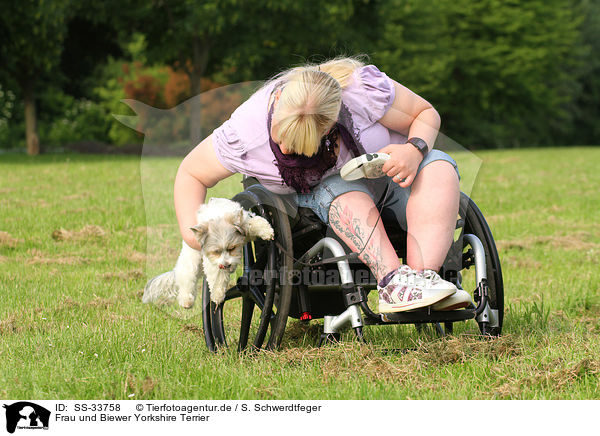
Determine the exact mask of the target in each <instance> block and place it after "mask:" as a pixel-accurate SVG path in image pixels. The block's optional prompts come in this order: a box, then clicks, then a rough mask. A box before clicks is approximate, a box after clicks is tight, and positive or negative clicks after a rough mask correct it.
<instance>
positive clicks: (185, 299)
mask: <svg viewBox="0 0 600 436" xmlns="http://www.w3.org/2000/svg"><path fill="white" fill-rule="evenodd" d="M195 301H196V296H195V295H194V294H191V293H187V292H180V293H179V295H178V296H177V302H178V303H179V305H180V306H181V307H183V308H185V309H191V308H192V307H194V303H195Z"/></svg>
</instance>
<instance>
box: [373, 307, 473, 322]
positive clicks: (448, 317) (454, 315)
mask: <svg viewBox="0 0 600 436" xmlns="http://www.w3.org/2000/svg"><path fill="white" fill-rule="evenodd" d="M473 318H475V310H472V309H463V310H449V311H445V312H442V311H440V312H433V311H429V310H420V311H414V312H397V313H377V314H374V313H371V314H370V316H366V317H365V318H364V323H365V324H366V325H382V324H414V323H436V322H455V321H466V320H468V319H473Z"/></svg>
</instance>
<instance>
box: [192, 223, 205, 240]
mask: <svg viewBox="0 0 600 436" xmlns="http://www.w3.org/2000/svg"><path fill="white" fill-rule="evenodd" d="M190 230H191V231H192V232H194V236H195V237H196V240H197V241H198V242H199V243H200V245H203V244H204V240H205V239H206V236H207V235H208V223H207V222H204V223H199V224H196V225H195V226H194V227H190Z"/></svg>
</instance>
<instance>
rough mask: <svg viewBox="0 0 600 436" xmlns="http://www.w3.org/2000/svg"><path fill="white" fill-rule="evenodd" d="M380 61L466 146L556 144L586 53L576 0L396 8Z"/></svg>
mask: <svg viewBox="0 0 600 436" xmlns="http://www.w3.org/2000/svg"><path fill="white" fill-rule="evenodd" d="M382 13H383V14H384V15H385V16H386V17H387V21H386V32H385V38H384V40H383V41H382V46H383V47H382V48H383V50H381V52H380V56H378V58H379V59H381V64H382V66H383V67H384V68H386V70H388V71H389V72H390V74H392V75H393V76H395V77H396V78H397V79H398V80H400V81H401V82H402V83H403V84H405V85H406V86H408V87H409V88H412V89H414V90H415V91H416V92H419V93H421V94H423V96H424V97H425V98H427V99H429V100H430V101H431V103H433V104H434V105H435V106H436V107H437V108H438V109H439V111H440V113H441V115H442V123H443V128H444V130H445V132H446V133H447V134H449V135H451V136H452V137H453V138H455V139H457V140H459V141H461V142H463V143H464V144H467V145H468V146H474V147H477V146H487V147H490V146H492V147H499V146H531V145H548V144H552V143H553V141H554V140H555V138H557V137H559V136H561V135H564V134H565V133H566V132H567V131H570V129H571V126H572V121H573V114H574V111H573V107H574V101H575V98H576V96H577V93H578V79H579V76H580V74H581V64H582V59H583V52H582V50H581V46H580V45H579V44H578V42H579V37H580V25H581V22H582V15H581V12H580V10H578V9H577V8H575V7H574V1H572V0H530V1H528V2H520V1H516V0H479V1H476V2H473V1H471V0H437V1H433V2H431V1H426V0H390V1H389V2H388V3H387V4H386V7H385V8H383V11H382Z"/></svg>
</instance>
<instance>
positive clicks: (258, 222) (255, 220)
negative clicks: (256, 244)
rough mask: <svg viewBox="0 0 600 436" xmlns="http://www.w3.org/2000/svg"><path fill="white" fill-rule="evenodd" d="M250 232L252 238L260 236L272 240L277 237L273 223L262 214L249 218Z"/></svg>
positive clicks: (265, 239)
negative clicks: (261, 215)
mask: <svg viewBox="0 0 600 436" xmlns="http://www.w3.org/2000/svg"><path fill="white" fill-rule="evenodd" d="M248 228H249V231H248V234H249V236H250V237H251V238H252V239H255V238H257V237H258V238H260V239H262V240H264V241H268V240H271V239H273V238H274V237H275V232H274V231H273V227H271V224H269V222H268V221H267V220H266V219H264V218H263V217H260V216H255V217H252V218H250V219H249V220H248Z"/></svg>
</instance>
